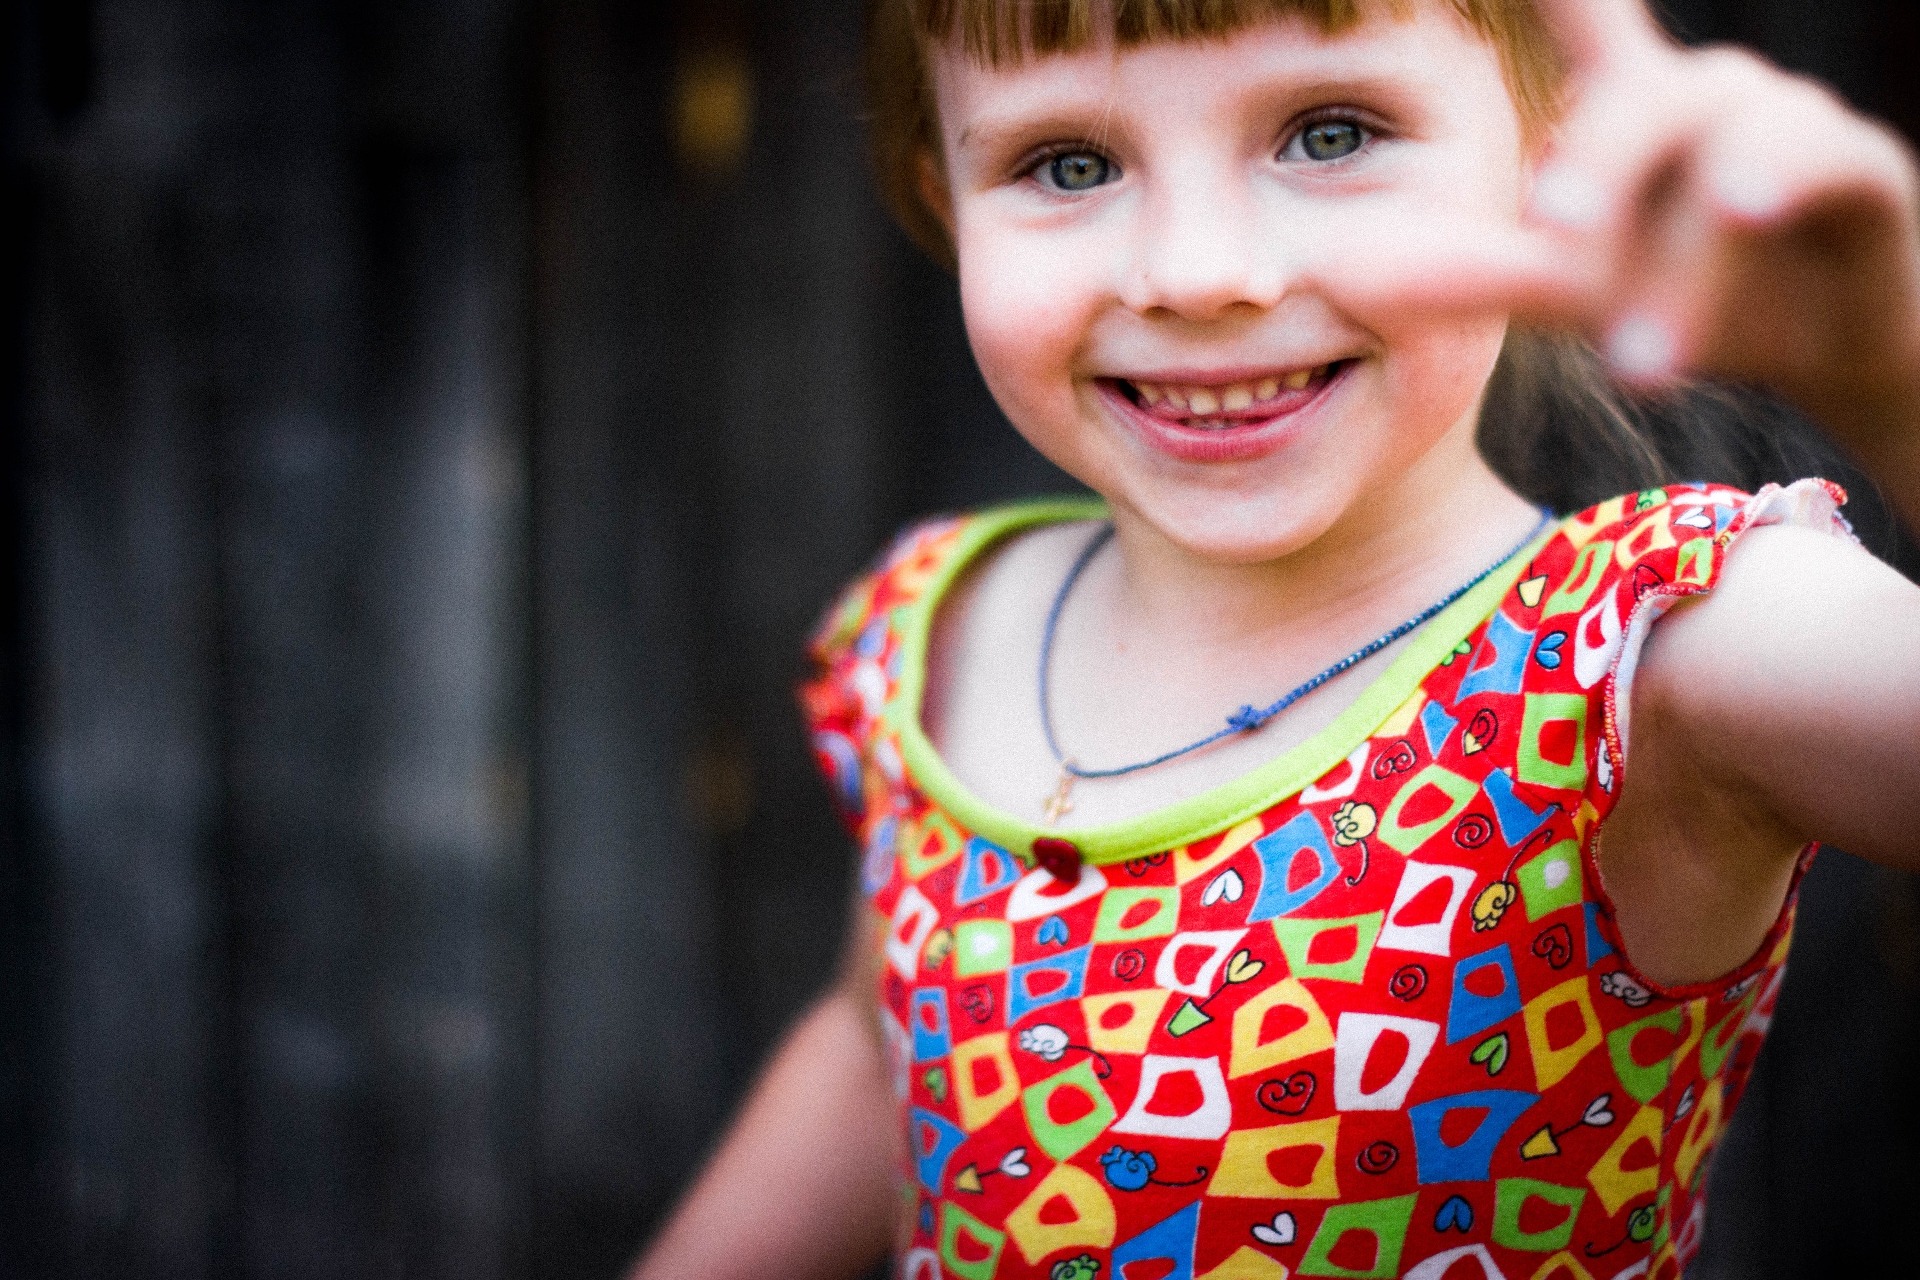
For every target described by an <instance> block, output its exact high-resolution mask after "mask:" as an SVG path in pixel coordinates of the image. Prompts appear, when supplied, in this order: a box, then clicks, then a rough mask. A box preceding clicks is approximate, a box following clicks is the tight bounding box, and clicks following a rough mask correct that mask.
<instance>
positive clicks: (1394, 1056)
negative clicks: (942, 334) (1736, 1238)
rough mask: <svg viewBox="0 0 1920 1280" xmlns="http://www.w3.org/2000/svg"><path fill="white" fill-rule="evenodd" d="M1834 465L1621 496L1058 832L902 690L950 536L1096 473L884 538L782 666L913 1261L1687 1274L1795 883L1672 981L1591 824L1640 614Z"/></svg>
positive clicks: (1789, 506)
mask: <svg viewBox="0 0 1920 1280" xmlns="http://www.w3.org/2000/svg"><path fill="white" fill-rule="evenodd" d="M1843 501H1844V495H1843V494H1841V493H1840V491H1839V490H1838V489H1835V488H1834V487H1832V486H1830V485H1827V484H1824V483H1822V482H1818V481H1806V482H1802V483H1800V484H1797V485H1795V486H1793V487H1791V488H1789V489H1784V490H1783V489H1775V488H1769V489H1768V490H1765V491H1763V492H1762V493H1760V494H1759V495H1757V496H1752V497H1749V496H1748V495H1745V494H1742V493H1739V492H1736V491H1733V490H1730V489H1725V488H1718V487H1675V488H1670V489H1667V490H1655V491H1651V492H1646V493H1640V494H1633V495H1629V496H1627V497H1624V498H1618V499H1614V500H1612V501H1609V502H1605V503H1602V504H1601V505H1600V506H1598V507H1595V508H1593V509H1592V510H1590V511H1587V512H1584V513H1582V514H1580V515H1577V516H1574V517H1571V518H1569V519H1566V520H1564V521H1562V522H1560V523H1559V525H1558V526H1557V527H1556V528H1554V529H1552V530H1549V531H1548V532H1547V533H1545V534H1543V535H1542V536H1541V538H1540V539H1539V540H1537V541H1536V542H1535V543H1534V544H1533V545H1532V546H1531V547H1530V548H1528V549H1527V550H1525V551H1523V552H1522V553H1521V554H1520V555H1519V556H1517V557H1516V558H1515V559H1514V560H1513V561H1512V562H1510V563H1509V564H1508V565H1507V566H1506V567H1504V568H1503V569H1502V570H1501V571H1499V572H1498V573H1496V574H1495V575H1494V576H1493V577H1492V578H1490V579H1488V580H1487V581H1486V582H1484V583H1483V584H1482V585H1481V586H1480V587H1478V588H1477V589H1476V590H1474V591H1473V592H1471V593H1470V594H1468V595H1467V596H1466V597H1464V598H1462V599H1461V600H1460V601H1459V602H1458V603H1457V604H1455V605H1453V606H1452V607H1451V608H1449V609H1448V610H1447V611H1446V612H1444V613H1443V614H1441V615H1440V616H1439V617H1438V618H1436V619H1435V620H1434V621H1433V622H1432V623H1430V624H1429V625H1428V626H1427V627H1425V628H1424V629H1423V630H1422V631H1420V632H1419V633H1418V634H1416V635H1415V636H1414V637H1413V638H1412V639H1410V640H1408V641H1406V642H1404V644H1403V647H1402V650H1401V652H1400V653H1399V655H1398V657H1397V659H1395V660H1394V662H1393V664H1392V666H1391V667H1390V668H1389V669H1388V670H1387V671H1386V672H1385V673H1384V674H1382V675H1381V676H1379V677H1378V678H1377V679H1376V680H1375V681H1374V682H1373V684H1372V685H1371V686H1370V687H1369V688H1367V689H1366V691H1365V692H1364V693H1363V694H1362V695H1361V696H1360V697H1359V699H1358V700H1357V701H1356V702H1354V703H1353V705H1352V706H1350V707H1349V708H1348V709H1347V710H1346V711H1345V712H1343V713H1342V714H1341V715H1340V716H1339V717H1338V718H1337V719H1336V720H1334V722H1333V723H1332V724H1331V725H1329V726H1328V727H1327V728H1326V729H1325V730H1323V731H1322V732H1320V733H1319V734H1318V735H1316V736H1315V737H1314V738H1312V739H1311V740H1309V741H1308V742H1306V743H1304V744H1302V745H1300V746H1298V747H1296V748H1294V749H1292V750H1290V751H1288V752H1286V753H1285V754H1284V755H1282V756H1281V757H1280V758H1278V759H1276V760H1273V761H1271V762H1269V763H1268V764H1266V765H1265V766H1263V767H1261V768H1259V769H1257V770H1255V771H1254V772H1253V773H1251V774H1249V775H1247V776H1245V777H1242V778H1240V779H1238V780H1236V781H1234V782H1232V783H1229V784H1227V785H1225V786H1222V787H1219V788H1216V789H1214V790H1212V791H1209V792H1207V793H1206V794H1203V795H1201V796H1198V797H1196V798H1194V799H1192V800H1190V801H1187V802H1184V803H1181V804H1178V805H1175V806H1173V807H1171V808H1168V809H1165V810H1162V811H1160V812H1157V813H1155V814H1152V815H1150V816H1148V817H1146V818H1143V819H1140V820H1137V821H1133V822H1128V823H1124V824H1119V825H1114V826H1108V827H1101V828H1091V829H1086V830H1080V831H1071V832H1068V833H1065V834H1067V835H1068V836H1069V837H1070V840H1062V839H1060V838H1059V837H1060V835H1061V833H1057V832H1049V831H1046V830H1043V829H1040V828H1035V827H1032V826H1029V825H1027V824H1026V823H1024V822H1022V821H1019V820H1017V819H1015V818H1012V817H1010V816H1008V815H1006V814H1003V813H1000V812H998V811H996V810H994V809H992V808H990V807H988V806H986V805H984V804H982V803H981V802H980V801H978V800H977V799H975V798H974V797H973V796H971V795H970V794H969V793H968V792H967V791H966V790H965V789H964V788H963V787H962V786H961V785H960V784H959V782H958V781H957V780H955V779H954V777H953V776H952V775H951V774H950V773H949V772H948V771H947V769H946V767H945V766H944V764H942V762H941V761H940V759H939V758H938V756H937V755H936V753H935V752H934V750H933V748H932V746H931V744H930V743H929V742H928V740H927V739H926V737H925V735H924V733H923V732H922V730H921V727H920V723H919V708H920V702H921V693H922V689H923V681H924V671H925V657H926V649H927V642H928V635H929V631H930V624H931V621H932V613H933V610H934V608H935V606H936V605H937V603H938V602H939V601H940V599H941V598H942V596H943V595H944V593H945V591H946V589H947V587H948V586H949V585H950V584H951V583H952V582H953V581H954V579H955V578H956V577H957V575H958V574H959V573H960V572H961V570H962V569H963V568H965V566H966V565H967V564H968V563H969V562H971V561H972V560H974V558H975V557H977V556H978V555H979V554H980V552H981V551H982V549H983V548H985V547H986V546H988V545H989V544H990V543H992V542H994V541H995V540H996V539H999V538H1002V537H1004V536H1006V535H1007V534H1009V533H1011V532H1013V531H1015V530H1018V529H1021V528H1025V527H1029V526H1033V525H1036V524H1040V523H1043V522H1048V521H1057V520H1066V519H1084V518H1086V517H1088V516H1090V515H1097V514H1099V509H1098V508H1097V507H1090V506H1089V505H1088V504H1085V503H1041V504H1029V505H1023V506H1018V507H1012V508H1007V509H1002V510H996V511H990V512H986V513H983V514H977V515H972V516H966V517H962V518H957V519H948V520H942V521H936V522H933V523H929V524H925V525H922V526H919V527H917V528H915V529H913V530H911V531H910V532H908V533H907V534H906V535H905V536H903V537H902V539H901V540H900V541H899V542H898V543H896V545H895V546H894V548H893V549H892V551H891V552H890V553H889V554H888V555H887V557H886V558H885V560H884V562H883V563H882V564H881V566H880V567H879V568H878V569H877V570H875V571H874V572H873V573H871V574H870V575H868V576H867V577H865V578H863V579H861V580H860V581H859V582H857V583H856V584H855V585H854V586H853V587H852V588H851V589H850V590H849V592H848V593H847V595H846V596H845V598H844V599H843V601H842V603H841V604H840V605H839V607H838V608H837V609H836V610H835V611H834V612H833V614H832V615H831V616H830V618H829V619H828V622H827V625H826V626H825V628H824V629H823V631H822V634H821V635H820V636H819V638H818V639H817V640H816V642H815V646H814V650H813V654H814V658H815V660H816V662H817V675H816V676H815V678H814V679H812V680H811V681H810V682H809V683H808V684H807V685H806V686H805V687H804V689H803V691H802V696H803V701H804V704H805V708H806V711H807V714H808V716H809V719H810V722H811V727H812V732H813V740H814V743H815V746H816V750H817V753H818V756H819V758H820V762H821V765H822V768H823V769H824V770H825V771H826V773H827V775H828V777H829V778H830V780H831V782H832V784H833V786H834V788H835V791H836V793H837V794H838V796H839V797H840V798H841V800H842V802H843V804H844V806H845V810H846V814H847V817H848V819H849V822H850V824H851V825H852V827H853V828H854V830H855V832H856V835H857V837H858V839H859V841H860V843H861V846H862V848H863V849H864V857H863V860H862V881H863V888H864V891H865V893H866V895H867V898H868V900H869V901H870V902H871V905H872V914H873V934H874V939H875V941H874V945H875V946H876V947H877V948H878V949H879V951H880V952H881V954H882V957H883V960H884V962H883V964H881V966H880V972H881V989H880V992H879V995H880V1005H881V1022H882V1024H883V1030H884V1035H885V1037H886V1039H887V1040H888V1042H889V1054H890V1057H891V1070H892V1079H893V1087H894V1090H895V1092H896V1093H897V1094H898V1096H899V1098H900V1101H901V1106H902V1109H903V1117H902V1118H903V1123H904V1124H905V1125H906V1127H907V1132H908V1136H909V1148H910V1150H909V1156H910V1159H911V1163H912V1167H911V1169H909V1170H905V1171H903V1172H904V1173H905V1175H906V1176H905V1188H906V1195H907V1199H908V1202H909V1203H908V1207H907V1210H906V1218H907V1224H906V1226H905V1227H904V1228H903V1246H902V1253H901V1255H900V1260H899V1263H898V1267H899V1272H900V1274H901V1275H902V1276H904V1277H908V1278H909V1280H938V1278H940V1277H953V1278H956V1280H988V1277H1034V1276H1039V1277H1048V1278H1049V1280H1142V1278H1151V1280H1163V1278H1171V1280H1284V1278H1285V1277H1288V1276H1340V1277H1395V1276H1404V1277H1416V1278H1418V1280H1441V1278H1442V1277H1444V1278H1445V1280H1487V1278H1491V1277H1506V1278H1508V1280H1622V1278H1625V1277H1638V1276H1648V1277H1652V1278H1653V1280H1671V1278H1673V1277H1677V1276H1678V1275H1679V1273H1680V1271H1681V1269H1682V1268H1684V1266H1685V1265H1686V1264H1687V1262H1688V1261H1689V1260H1690V1259H1691V1257H1692V1256H1693V1253H1694V1251H1695V1250H1696V1249H1697V1247H1698V1244H1699V1240H1700V1233H1701V1228H1702V1223H1703V1221H1704V1213H1705V1200H1704V1190H1705V1184H1706V1174H1707V1169H1708V1164H1709V1157H1710V1155H1711V1153H1712V1151H1713V1148H1714V1144H1715V1142H1716V1141H1717V1140H1718V1138H1719V1137H1720V1135H1721V1133H1722V1132H1723V1130H1724V1129H1725V1126H1726V1123H1727V1118H1728V1116H1729V1114H1730V1113H1731V1111H1732V1109H1733V1107H1734V1104H1735V1103H1736V1102H1737V1100H1738V1099H1739V1096H1740V1093H1741V1090H1742V1088H1743V1087H1744V1085H1745V1084H1746V1081H1747V1077H1748V1074H1749V1072H1750V1070H1751V1068H1752V1065H1753V1061H1754V1056H1755V1054H1756V1053H1757V1052H1758V1051H1759V1048H1760V1044H1761V1041H1762V1039H1763V1038H1764V1036H1765V1034H1766V1031H1767V1026H1768V1023H1769V1020H1770V1016H1771V1013H1772V1010H1773V1007H1774V1001H1775V998H1776V995H1777V993H1778V991H1779V988H1780V982H1781V977H1782V974H1783V966H1784V963H1785V960H1786V956H1787V948H1788V943H1789V939H1790V934H1791V928H1792V916H1793V898H1792V895H1789V898H1788V902H1787V905H1786V907H1785V908H1783V910H1782V912H1781V914H1780V917H1779V919H1778V921H1777V922H1776V923H1775V924H1774V926H1773V928H1772V930H1771V932H1770V933H1769V934H1768V935H1767V938H1766V940H1765V941H1764V942H1763V943H1762V944H1761V946H1760V948H1759V949H1758V951H1756V952H1755V954H1754V955H1753V957H1752V958H1751V959H1750V960H1748V961H1747V962H1746V963H1745V964H1743V965H1741V966H1740V967H1739V968H1738V969H1736V970H1734V971H1733V972H1732V973H1730V974H1728V975H1727V976H1726V977H1724V978H1722V979H1720V980H1718V981H1714V982H1705V983H1698V984H1693V985H1689V986H1683V987H1665V986H1661V985H1660V984H1658V983H1656V982H1653V981H1651V980H1649V979H1648V978H1647V977H1645V976H1644V975H1643V974H1641V973H1639V972H1638V971H1637V970H1636V969H1635V968H1634V966H1633V965H1632V964H1631V963H1630V962H1629V961H1628V959H1627V958H1626V956H1625V955H1624V954H1623V950H1622V943H1621V940H1620V936H1619V933H1618V931H1617V930H1616V928H1615V925H1614V920H1613V908H1612V904H1611V903H1610V901H1609V899H1608V897H1607V893H1606V890H1605V888H1604V887H1603V886H1602V885H1601V883H1600V880H1599V876H1598V874H1597V873H1596V869H1595V861H1594V850H1595V843H1596V837H1597V836H1598V835H1599V832H1600V830H1601V827H1602V824H1603V823H1604V821H1605V819H1606V816H1607V814H1608V812H1609V811H1610V810H1611V808H1612V806H1613V803H1614V799H1615V797H1616V796H1617V795H1618V792H1619V787H1620V782H1621V779H1622V777H1623V776H1624V773H1623V771H1624V767H1625V763H1626V760H1627V758H1628V757H1627V755H1626V749H1625V748H1626V742H1627V733H1628V718H1627V711H1628V700H1627V697H1626V693H1627V687H1628V684H1629V682H1630V680H1631V678H1632V673H1633V668H1634V662H1635V659H1636V657H1637V655H1638V653H1639V649H1640V645H1641V642H1642V641H1643V640H1644V638H1645V635H1646V630H1647V627H1648V626H1649V625H1650V624H1651V623H1652V622H1653V620H1654V619H1655V618H1657V617H1658V616H1659V614H1660V613H1661V612H1663V611H1664V610H1665V609H1666V608H1667V607H1669V606H1670V605H1671V604H1673V603H1674V602H1676V601H1678V600H1680V599H1683V598H1685V597H1687V596H1690V595H1697V594H1700V593H1702V592H1706V591H1709V590H1711V589H1712V588H1713V586H1714V583H1715V581H1716V579H1717V577H1718V575H1719V572H1720V569H1721V565H1722V563H1723V562H1724V559H1725V556H1726V552H1727V549H1728V547H1729V546H1730V545H1731V544H1732V543H1733V541H1734V540H1735V539H1737V538H1738V537H1739V536H1740V535H1741V534H1742V533H1743V532H1744V531H1745V530H1747V529H1749V528H1752V527H1755V526H1758V525H1763V524H1770V523H1782V522H1792V523H1800V524H1808V525H1813V526H1816V527H1822V528H1828V529H1834V530H1840V531H1844V528H1845V526H1844V522H1843V521H1841V519H1840V518H1839V516H1838V515H1837V514H1836V508H1837V506H1838V504H1839V503H1841V502H1843ZM1036 846H1037V847H1036ZM1811 853H1812V850H1811V849H1809V850H1808V853H1807V855H1805V856H1803V858H1802V862H1801V867H1802V869H1804V867H1805V865H1806V858H1807V857H1810V856H1811ZM1795 884H1796V887H1797V884H1798V879H1797V877H1796V881H1795Z"/></svg>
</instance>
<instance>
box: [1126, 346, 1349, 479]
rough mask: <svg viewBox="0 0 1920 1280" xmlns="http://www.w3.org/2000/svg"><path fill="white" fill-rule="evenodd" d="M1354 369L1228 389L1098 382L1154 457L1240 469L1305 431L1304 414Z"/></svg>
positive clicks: (1227, 385)
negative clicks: (1225, 464)
mask: <svg viewBox="0 0 1920 1280" xmlns="http://www.w3.org/2000/svg"><path fill="white" fill-rule="evenodd" d="M1358 363H1359V361H1358V360H1357V359H1347V360H1335V361H1333V362H1332V363H1330V364H1323V365H1319V366H1316V367H1314V368H1310V369H1296V370H1293V371H1291V372H1275V373H1267V374H1262V375H1260V376H1259V377H1254V378H1243V379H1240V380H1237V381H1234V382H1219V383H1200V382H1191V383H1189V382H1170V381H1169V382H1160V381H1151V380H1148V379H1145V378H1101V379H1099V380H1098V386H1099V389H1100V391H1101V393H1102V395H1103V396H1104V397H1105V398H1106V399H1107V401H1108V402H1109V403H1110V404H1112V405H1113V406H1114V408H1115V409H1116V410H1117V411H1118V413H1119V415H1120V417H1121V418H1122V419H1123V420H1125V421H1127V422H1129V423H1131V424H1132V426H1133V429H1134V432H1135V434H1136V435H1138V436H1140V437H1141V438H1142V439H1144V441H1145V442H1146V443H1148V444H1150V445H1151V446H1153V447H1154V448H1155V449H1156V450H1158V451H1160V452H1163V453H1167V454H1170V455H1172V456H1174V457H1176V458H1179V459H1182V460H1185V461H1191V462H1238V461H1247V460H1250V459H1253V458H1257V457H1261V456H1263V455H1265V454H1268V453H1271V452H1273V451H1274V450H1276V449H1279V448H1282V447H1283V446H1284V445H1285V444H1286V443H1287V441H1288V440H1290V439H1292V438H1293V437H1294V436H1295V435H1297V434H1298V432H1297V428H1299V427H1303V426H1304V420H1303V419H1302V417H1301V414H1302V411H1303V410H1305V409H1307V408H1309V407H1311V406H1313V405H1315V404H1317V403H1318V402H1319V401H1320V400H1321V399H1322V398H1324V397H1325V395H1326V394H1327V392H1328V390H1329V388H1332V387H1334V386H1335V385H1336V384H1338V383H1339V382H1340V381H1341V379H1342V376H1343V375H1344V374H1345V373H1346V372H1347V371H1348V370H1349V369H1351V368H1352V367H1353V366H1354V365H1356V364H1358Z"/></svg>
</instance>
